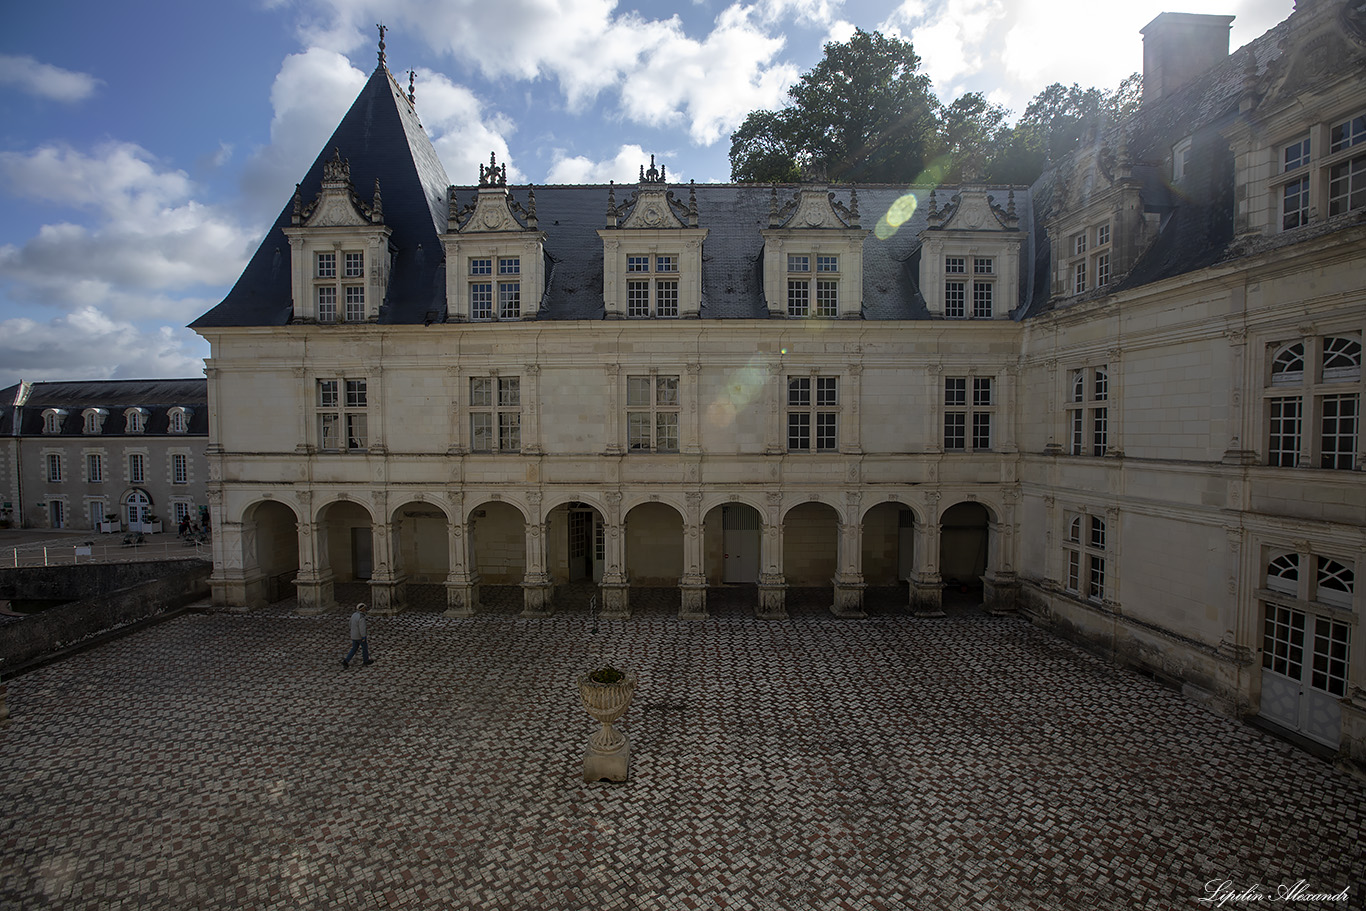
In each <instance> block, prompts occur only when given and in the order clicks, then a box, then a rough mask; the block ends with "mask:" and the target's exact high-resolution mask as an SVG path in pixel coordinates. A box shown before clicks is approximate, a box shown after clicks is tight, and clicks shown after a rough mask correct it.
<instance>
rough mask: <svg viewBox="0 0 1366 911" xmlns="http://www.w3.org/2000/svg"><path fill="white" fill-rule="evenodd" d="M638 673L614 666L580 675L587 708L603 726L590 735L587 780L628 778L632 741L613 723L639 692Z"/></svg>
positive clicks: (585, 764) (585, 766)
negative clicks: (637, 689) (631, 672)
mask: <svg viewBox="0 0 1366 911" xmlns="http://www.w3.org/2000/svg"><path fill="white" fill-rule="evenodd" d="M635 688H636V676H635V674H630V673H627V672H625V671H620V670H617V669H616V668H614V667H612V666H611V665H606V666H604V667H600V668H598V669H597V670H593V671H589V672H588V673H586V674H582V675H580V677H579V698H580V699H582V700H583V707H584V708H585V709H586V710H587V711H588V714H590V715H592V716H593V718H595V719H596V720H597V721H598V722H599V723H600V724H601V725H602V727H601V728H600V729H599V730H598V731H597V733H595V734H593V735H592V736H590V737H589V738H588V749H587V750H585V751H584V754H583V780H584V781H602V780H603V779H606V780H607V781H625V780H626V777H627V774H628V772H629V769H630V764H631V741H630V738H628V737H627V736H626V735H625V734H624V733H622V732H621V731H618V730H617V729H616V728H615V727H613V726H612V724H613V722H615V721H616V720H617V719H618V718H620V717H621V716H622V715H624V714H625V713H626V709H627V708H629V707H630V705H631V697H632V696H634V695H635Z"/></svg>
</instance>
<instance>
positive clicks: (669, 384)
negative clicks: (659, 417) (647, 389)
mask: <svg viewBox="0 0 1366 911" xmlns="http://www.w3.org/2000/svg"><path fill="white" fill-rule="evenodd" d="M655 404H656V405H677V404H678V377H676V376H659V377H655Z"/></svg>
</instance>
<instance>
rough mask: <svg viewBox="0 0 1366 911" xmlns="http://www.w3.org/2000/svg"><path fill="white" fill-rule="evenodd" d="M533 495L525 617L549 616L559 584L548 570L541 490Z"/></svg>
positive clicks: (528, 529)
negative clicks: (556, 587) (553, 581)
mask: <svg viewBox="0 0 1366 911" xmlns="http://www.w3.org/2000/svg"><path fill="white" fill-rule="evenodd" d="M535 493H536V495H535V496H534V497H531V498H530V499H531V505H532V515H531V516H530V517H529V518H528V519H527V523H526V575H525V576H524V577H523V579H522V616H523V617H549V616H550V614H551V611H552V610H553V609H554V601H555V586H554V584H553V583H552V582H551V581H550V573H548V572H546V565H545V556H546V554H545V542H546V532H547V527H546V523H545V520H544V519H543V517H542V516H541V497H540V493H539V492H535Z"/></svg>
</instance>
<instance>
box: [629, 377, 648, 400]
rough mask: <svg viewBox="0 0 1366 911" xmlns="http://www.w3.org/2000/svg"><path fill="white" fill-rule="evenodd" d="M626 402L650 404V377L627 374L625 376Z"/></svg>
mask: <svg viewBox="0 0 1366 911" xmlns="http://www.w3.org/2000/svg"><path fill="white" fill-rule="evenodd" d="M626 404H627V405H644V406H648V405H649V404H650V378H649V377H648V376H628V377H627V378H626Z"/></svg>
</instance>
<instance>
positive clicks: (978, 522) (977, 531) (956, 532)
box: [939, 500, 996, 603]
mask: <svg viewBox="0 0 1366 911" xmlns="http://www.w3.org/2000/svg"><path fill="white" fill-rule="evenodd" d="M995 521H996V520H995V518H994V516H993V514H992V510H991V509H990V508H989V507H988V506H986V505H985V504H983V503H980V502H977V501H975V500H963V501H960V502H958V503H954V504H953V505H951V506H949V507H948V508H947V509H945V510H944V511H943V512H942V513H940V515H939V574H940V576H941V578H942V579H943V582H944V590H945V593H946V596H948V597H952V596H955V595H956V596H958V597H959V598H969V599H976V603H980V601H981V598H982V596H983V595H982V590H983V586H984V584H985V582H986V577H987V573H988V571H989V569H990V567H991V527H992V525H993V524H994V523H995Z"/></svg>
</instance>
